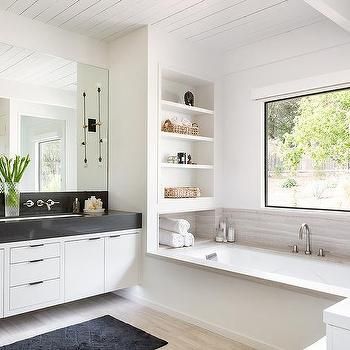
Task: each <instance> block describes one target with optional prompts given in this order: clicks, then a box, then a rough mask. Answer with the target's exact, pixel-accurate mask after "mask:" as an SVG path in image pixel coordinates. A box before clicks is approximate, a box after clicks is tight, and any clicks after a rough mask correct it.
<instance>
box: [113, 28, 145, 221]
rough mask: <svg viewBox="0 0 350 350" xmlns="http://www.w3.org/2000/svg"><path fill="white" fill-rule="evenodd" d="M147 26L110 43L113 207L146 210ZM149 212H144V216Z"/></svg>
mask: <svg viewBox="0 0 350 350" xmlns="http://www.w3.org/2000/svg"><path fill="white" fill-rule="evenodd" d="M147 43H148V38H147V28H142V29H140V30H137V31H134V32H132V33H130V34H129V35H127V36H125V37H122V38H120V39H118V40H116V41H115V42H113V43H112V44H111V46H110V52H109V64H110V130H109V135H110V177H109V191H110V198H109V200H110V201H109V204H110V207H111V208H112V209H122V210H131V211H139V212H142V213H143V214H145V212H146V176H147V175H146V167H147V164H146V163H147V162H146V155H147V131H146V128H147V93H148V92H147V75H148V67H147V55H148V47H147ZM144 217H145V215H144V216H143V218H144Z"/></svg>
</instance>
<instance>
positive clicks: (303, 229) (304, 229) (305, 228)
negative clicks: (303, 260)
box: [299, 223, 312, 255]
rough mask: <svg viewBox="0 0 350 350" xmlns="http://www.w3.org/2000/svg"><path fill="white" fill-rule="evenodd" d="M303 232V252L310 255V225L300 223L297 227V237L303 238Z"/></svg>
mask: <svg viewBox="0 0 350 350" xmlns="http://www.w3.org/2000/svg"><path fill="white" fill-rule="evenodd" d="M304 233H305V236H306V237H305V238H306V249H305V254H306V255H311V254H312V252H311V231H310V227H309V225H308V224H305V223H304V224H301V226H300V228H299V239H303V236H304Z"/></svg>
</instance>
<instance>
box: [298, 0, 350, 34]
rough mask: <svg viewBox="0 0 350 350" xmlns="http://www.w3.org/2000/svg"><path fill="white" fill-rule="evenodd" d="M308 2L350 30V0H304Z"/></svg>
mask: <svg viewBox="0 0 350 350" xmlns="http://www.w3.org/2000/svg"><path fill="white" fill-rule="evenodd" d="M304 1H305V2H306V3H307V4H309V5H310V6H312V7H313V8H315V9H316V10H317V11H319V12H320V13H322V14H323V15H324V16H326V17H328V18H329V19H330V20H331V21H333V22H335V23H336V24H337V25H339V26H340V27H342V28H343V29H345V30H346V31H348V32H350V1H349V0H304Z"/></svg>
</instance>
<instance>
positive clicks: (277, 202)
mask: <svg viewBox="0 0 350 350" xmlns="http://www.w3.org/2000/svg"><path fill="white" fill-rule="evenodd" d="M265 205H266V206H268V207H285V208H305V209H323V210H350V89H342V90H335V91H330V92H324V93H318V94H311V95H307V96H302V97H295V98H288V99H284V100H277V101H272V102H266V103H265Z"/></svg>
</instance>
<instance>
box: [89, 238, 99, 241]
mask: <svg viewBox="0 0 350 350" xmlns="http://www.w3.org/2000/svg"><path fill="white" fill-rule="evenodd" d="M98 239H101V237H94V238H89V241H97V240H98Z"/></svg>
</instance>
